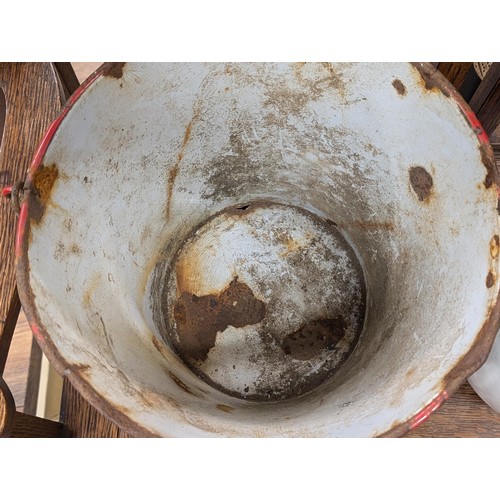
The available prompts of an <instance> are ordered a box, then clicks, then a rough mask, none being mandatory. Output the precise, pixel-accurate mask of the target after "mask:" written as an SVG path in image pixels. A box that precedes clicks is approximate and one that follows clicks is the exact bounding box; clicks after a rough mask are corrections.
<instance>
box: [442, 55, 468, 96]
mask: <svg viewBox="0 0 500 500" xmlns="http://www.w3.org/2000/svg"><path fill="white" fill-rule="evenodd" d="M471 67H472V63H471V62H440V63H438V65H437V69H438V70H439V71H440V72H441V73H442V74H443V75H444V76H445V78H447V79H448V80H449V81H450V82H451V83H452V84H453V85H454V87H455V88H457V89H460V87H461V86H462V84H463V83H464V80H465V77H466V76H467V73H468V71H469V70H470V68H471Z"/></svg>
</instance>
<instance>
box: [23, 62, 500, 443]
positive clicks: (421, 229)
mask: <svg viewBox="0 0 500 500" xmlns="http://www.w3.org/2000/svg"><path fill="white" fill-rule="evenodd" d="M496 180H497V177H496V172H495V164H494V159H493V153H492V150H491V147H490V145H489V143H488V139H487V137H486V134H485V132H484V131H483V129H482V128H481V126H480V124H479V123H478V121H477V119H476V118H475V117H474V115H473V114H472V112H471V111H470V109H469V108H468V106H467V105H466V104H465V103H464V102H463V100H462V99H461V97H460V96H459V95H458V94H457V92H456V91H455V90H454V89H453V87H452V86H451V85H450V84H449V83H448V82H447V81H446V80H445V79H444V78H443V77H442V76H441V75H440V73H439V72H437V71H436V70H435V69H434V68H433V67H432V66H431V65H429V64H414V65H411V64H392V63H391V64H346V63H342V64H333V63H296V64H274V63H273V64H271V63H265V64H260V63H259V64H256V63H252V64H239V63H238V64H191V63H189V64H139V63H128V64H119V63H115V64H106V65H103V66H102V67H101V68H100V69H99V70H98V71H97V72H95V73H94V74H93V75H92V76H91V77H90V78H89V79H88V80H87V81H86V82H85V83H84V84H83V85H82V87H80V88H79V89H78V91H77V92H76V93H75V94H74V95H73V96H72V98H71V99H70V101H69V103H68V104H67V106H66V108H65V109H64V111H63V112H62V114H61V116H60V117H59V118H58V119H57V120H56V121H55V122H54V124H53V125H52V126H51V128H50V129H49V131H48V132H47V134H46V136H45V138H44V139H43V142H42V144H41V145H40V148H39V150H38V152H37V154H36V157H35V159H34V161H33V164H32V166H31V168H30V170H29V173H28V177H27V180H26V183H25V197H24V199H23V201H22V205H21V213H20V217H19V226H18V235H17V243H16V253H17V266H18V267H17V271H18V283H19V292H20V296H21V299H22V303H23V307H24V309H25V312H26V314H27V317H28V319H29V321H30V324H31V328H32V330H33V332H34V334H35V336H36V338H37V340H38V342H39V343H40V345H41V346H42V348H43V350H44V352H45V354H46V355H47V357H48V358H49V360H50V361H51V362H52V363H53V365H54V366H55V368H56V369H57V370H58V371H59V372H60V373H61V374H62V375H64V376H65V377H67V378H68V379H69V381H70V382H71V383H72V384H73V385H74V386H75V387H76V388H77V390H78V391H79V392H80V393H81V394H82V395H83V396H84V397H85V398H86V399H87V400H88V401H90V403H92V404H93V405H94V406H95V407H96V408H97V409H98V410H99V411H101V412H102V413H103V414H104V415H105V416H107V417H108V418H110V419H111V420H112V421H113V422H115V423H116V424H118V425H119V426H120V427H121V428H123V429H124V430H126V431H127V432H129V433H131V434H133V435H135V436H199V437H202V436H241V437H246V436H249V437H251V436H260V437H272V436H300V437H312V436H318V437H348V436H359V437H368V436H399V435H402V434H404V433H405V432H407V431H408V430H410V429H412V428H414V427H415V426H416V425H418V424H419V423H420V422H421V421H423V420H424V419H425V418H426V417H427V416H428V415H429V414H430V413H431V412H432V411H433V410H435V409H436V408H437V407H439V405H440V404H441V403H443V402H444V401H445V400H446V399H447V398H448V397H449V396H450V394H451V393H452V392H453V391H454V390H456V389H457V388H458V387H459V385H460V384H461V383H462V382H463V381H464V380H465V378H466V377H467V376H469V375H470V374H471V373H473V372H474V371H475V370H476V369H477V368H478V367H479V366H480V365H481V364H482V363H483V362H484V360H485V358H486V356H487V354H488V352H489V349H490V347H491V344H492V342H493V339H494V336H495V333H496V331H497V329H498V327H499V306H498V302H497V297H498V291H499V280H498V276H499V261H498V254H499V234H500V231H499V227H498V223H499V221H498V211H497V210H498V200H497V185H496Z"/></svg>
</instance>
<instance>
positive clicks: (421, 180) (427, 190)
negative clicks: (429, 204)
mask: <svg viewBox="0 0 500 500" xmlns="http://www.w3.org/2000/svg"><path fill="white" fill-rule="evenodd" d="M410 183H411V187H412V188H413V191H415V194H416V195H417V196H418V199H419V200H420V201H427V200H428V198H429V196H430V194H431V191H432V186H433V185H434V182H433V180H432V176H431V174H429V172H427V170H425V168H424V167H411V168H410Z"/></svg>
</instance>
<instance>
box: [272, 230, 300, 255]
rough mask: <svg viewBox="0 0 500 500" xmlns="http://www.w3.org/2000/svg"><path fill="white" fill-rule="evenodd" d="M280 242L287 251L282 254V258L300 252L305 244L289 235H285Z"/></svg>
mask: <svg viewBox="0 0 500 500" xmlns="http://www.w3.org/2000/svg"><path fill="white" fill-rule="evenodd" d="M278 241H280V242H281V243H282V244H283V245H284V246H285V250H284V251H283V252H280V255H281V256H282V257H286V256H287V255H289V254H291V253H293V252H298V251H300V250H302V249H303V248H304V244H301V243H300V242H299V241H297V240H295V239H294V238H292V237H291V236H290V235H289V234H286V235H284V237H283V239H280V238H278Z"/></svg>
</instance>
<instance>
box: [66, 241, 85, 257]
mask: <svg viewBox="0 0 500 500" xmlns="http://www.w3.org/2000/svg"><path fill="white" fill-rule="evenodd" d="M69 253H70V254H73V255H81V253H82V249H81V248H80V247H79V246H78V245H77V244H76V243H73V244H72V245H71V246H70V247H69Z"/></svg>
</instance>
